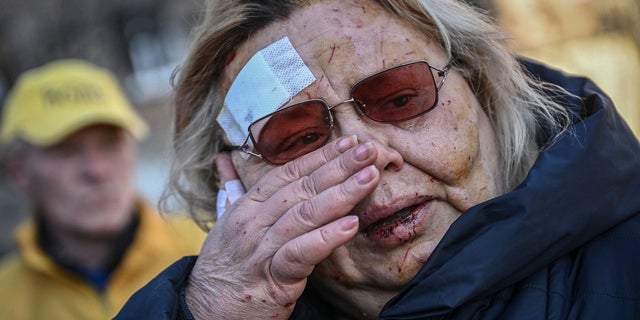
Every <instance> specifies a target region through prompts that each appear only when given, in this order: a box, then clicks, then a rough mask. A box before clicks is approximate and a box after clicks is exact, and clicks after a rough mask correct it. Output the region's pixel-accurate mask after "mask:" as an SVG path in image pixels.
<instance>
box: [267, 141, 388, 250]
mask: <svg viewBox="0 0 640 320" xmlns="http://www.w3.org/2000/svg"><path fill="white" fill-rule="evenodd" d="M375 151H376V150H375V149H374V148H373V145H372V144H371V143H363V144H361V145H360V146H358V147H356V148H355V149H353V150H350V152H349V153H347V154H345V156H342V157H339V158H336V159H335V160H333V161H331V162H330V163H328V164H327V165H326V166H323V167H322V168H320V169H318V170H316V171H315V172H313V173H312V174H311V175H310V176H309V177H308V178H306V179H301V180H299V181H297V182H295V183H294V184H293V186H292V187H291V189H292V190H294V191H293V194H291V193H290V192H286V191H287V190H286V189H283V190H282V192H278V193H277V194H276V195H274V197H273V198H274V199H275V202H276V203H285V201H287V199H288V202H291V203H293V204H295V205H293V204H292V205H291V208H290V210H289V211H288V212H287V213H286V214H284V215H283V216H282V217H280V218H279V219H278V220H277V221H275V222H274V224H273V226H272V227H271V228H269V229H268V230H267V232H266V234H265V238H268V239H271V240H272V241H274V243H275V244H276V245H282V244H283V243H284V242H286V241H288V240H289V239H291V238H293V237H297V236H299V235H300V234H302V233H305V232H308V231H311V230H313V229H316V228H318V227H320V226H322V225H324V224H326V223H329V222H331V221H333V220H335V219H338V218H340V217H342V216H344V215H345V214H347V213H349V212H350V211H351V210H352V209H353V208H354V207H355V206H356V204H358V202H360V201H361V200H362V199H364V198H365V197H366V196H367V195H368V194H370V193H371V192H372V191H373V189H375V187H376V185H377V184H378V181H379V172H378V169H377V168H376V167H375V166H374V165H373V163H374V162H375V159H376V158H375V155H376V152H375ZM364 165H368V166H366V167H364V168H362V166H364Z"/></svg>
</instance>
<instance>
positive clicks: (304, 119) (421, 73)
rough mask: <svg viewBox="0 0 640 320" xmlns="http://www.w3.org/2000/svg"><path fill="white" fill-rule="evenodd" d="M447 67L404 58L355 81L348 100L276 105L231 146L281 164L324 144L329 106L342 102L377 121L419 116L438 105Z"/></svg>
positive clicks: (330, 120)
mask: <svg viewBox="0 0 640 320" xmlns="http://www.w3.org/2000/svg"><path fill="white" fill-rule="evenodd" d="M449 68H450V65H447V66H445V67H444V68H442V69H439V68H436V67H433V66H431V65H429V63H427V62H426V61H414V62H409V63H406V64H402V65H399V66H395V67H392V68H390V69H386V70H383V71H380V72H378V73H375V74H373V75H371V76H368V77H366V78H364V79H362V80H360V81H358V82H357V83H356V84H354V85H353V86H352V87H351V91H350V93H351V98H350V99H348V100H345V101H342V102H339V103H336V104H334V105H329V104H327V102H325V101H324V100H322V99H310V100H305V101H302V102H299V103H295V104H293V105H290V106H287V107H284V108H281V109H278V110H276V111H275V112H273V113H271V114H268V115H266V116H264V117H262V118H260V119H258V120H256V121H255V122H253V123H251V125H249V136H248V137H247V139H246V140H245V142H244V144H243V145H242V146H240V147H233V148H232V149H234V150H241V151H243V152H245V153H248V154H250V155H253V156H256V157H259V158H262V159H263V160H264V161H265V162H267V163H269V164H272V165H282V164H285V163H287V162H289V161H291V160H293V159H296V158H298V157H300V156H303V155H305V154H307V153H309V152H311V151H314V150H316V149H318V148H320V147H322V146H324V145H325V144H326V143H327V142H329V140H330V139H331V132H332V130H333V126H334V120H333V115H332V113H331V109H333V108H334V107H336V106H338V105H341V104H344V103H352V104H353V105H355V106H356V108H357V110H358V111H359V113H360V114H362V115H364V116H365V117H367V118H369V119H371V120H373V121H376V122H381V123H394V122H399V121H405V120H409V119H413V118H416V117H419V116H421V115H423V114H425V113H427V112H429V111H431V110H432V109H433V108H434V107H435V106H436V105H437V104H438V92H439V91H440V88H441V87H442V85H443V84H444V81H445V79H446V77H447V73H448V71H449ZM431 70H435V72H436V75H437V76H438V77H439V78H440V81H439V82H437V83H436V80H435V78H434V76H433V73H432V72H431Z"/></svg>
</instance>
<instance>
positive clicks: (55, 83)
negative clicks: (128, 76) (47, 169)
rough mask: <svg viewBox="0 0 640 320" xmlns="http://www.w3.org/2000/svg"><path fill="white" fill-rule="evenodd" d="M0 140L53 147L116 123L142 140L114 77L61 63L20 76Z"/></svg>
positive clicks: (140, 124) (139, 124) (140, 125)
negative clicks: (88, 128) (81, 132)
mask: <svg viewBox="0 0 640 320" xmlns="http://www.w3.org/2000/svg"><path fill="white" fill-rule="evenodd" d="M3 109H4V115H3V117H2V131H1V132H0V141H1V142H2V143H9V142H11V141H13V140H15V139H17V138H22V139H24V140H25V141H27V142H29V143H31V144H34V145H39V146H50V145H54V144H56V143H58V142H60V141H62V140H63V139H64V138H66V137H67V136H68V135H70V134H72V133H74V132H76V131H78V130H79V129H82V128H84V127H86V126H89V125H93V124H99V123H103V124H112V125H115V126H119V127H122V128H124V129H126V130H128V131H130V132H131V133H132V134H133V135H134V136H135V137H136V138H138V139H141V138H143V137H144V136H145V135H146V134H147V131H148V127H147V124H146V123H145V122H144V121H143V120H142V119H141V118H140V117H139V116H138V115H137V114H136V112H135V110H134V109H133V107H132V106H131V103H130V102H129V101H128V100H127V98H126V97H125V95H124V92H123V91H122V89H121V87H120V85H119V84H118V81H117V80H116V78H115V76H114V75H113V74H112V73H111V72H109V71H107V70H106V69H102V68H99V67H97V66H95V65H92V64H90V63H88V62H85V61H81V60H59V61H55V62H51V63H48V64H46V65H44V66H42V67H39V68H36V69H32V70H30V71H27V72H25V73H24V74H23V75H21V76H20V77H19V78H18V80H17V81H16V84H15V87H14V89H13V90H12V91H11V92H10V93H9V95H8V97H7V102H6V103H5V105H4V108H3Z"/></svg>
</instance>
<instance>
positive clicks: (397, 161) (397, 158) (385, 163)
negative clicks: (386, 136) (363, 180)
mask: <svg viewBox="0 0 640 320" xmlns="http://www.w3.org/2000/svg"><path fill="white" fill-rule="evenodd" d="M371 142H373V145H374V147H375V148H376V149H378V158H377V159H376V167H377V168H378V170H380V171H383V170H384V171H398V170H400V169H402V166H403V165H404V158H403V157H402V155H401V154H400V152H398V150H396V149H395V148H393V147H390V146H388V145H385V144H382V143H380V142H379V141H377V140H375V139H373V140H371Z"/></svg>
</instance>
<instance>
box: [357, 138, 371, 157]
mask: <svg viewBox="0 0 640 320" xmlns="http://www.w3.org/2000/svg"><path fill="white" fill-rule="evenodd" d="M371 150H373V143H371V141H367V142H365V143H363V144H361V145H359V146H358V148H356V150H355V159H356V160H357V161H364V160H367V158H369V156H370V155H371Z"/></svg>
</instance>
